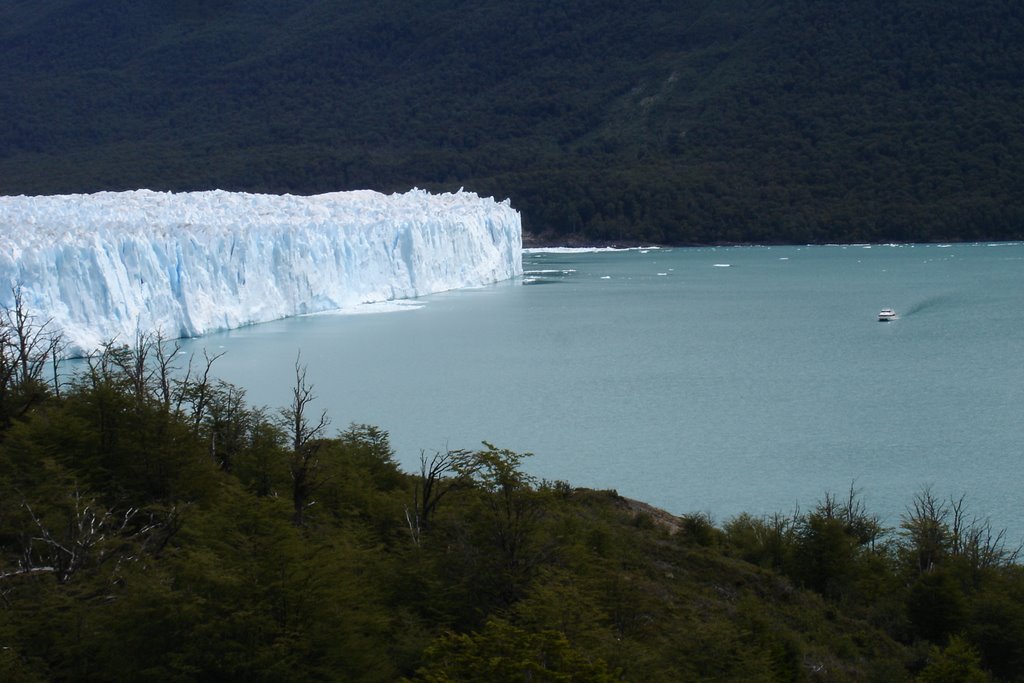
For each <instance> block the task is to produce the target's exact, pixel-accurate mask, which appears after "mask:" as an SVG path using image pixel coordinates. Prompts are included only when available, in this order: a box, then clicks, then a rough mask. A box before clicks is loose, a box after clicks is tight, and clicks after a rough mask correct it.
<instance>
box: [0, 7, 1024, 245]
mask: <svg viewBox="0 0 1024 683" xmlns="http://www.w3.org/2000/svg"><path fill="white" fill-rule="evenodd" d="M1022 65H1024V5H1022V4H1021V3H1019V2H1015V1H1013V0H978V1H975V2H966V1H964V0H929V1H927V2H926V1H925V0H895V1H891V2H875V1H869V2H844V1H843V0H771V1H769V0H744V1H737V0H638V1H637V2H632V3H625V4H624V3H621V2H611V1H610V0H579V1H578V2H570V3H551V2H534V1H533V0H518V1H515V2H508V1H506V0H500V1H499V0H476V1H475V2H465V1H464V0H437V1H436V2H430V3H426V2H415V1H413V0H406V1H404V2H402V1H398V0H388V1H385V2H381V1H380V0H373V1H370V0H352V1H351V2H346V3H333V2H327V1H326V0H276V1H274V2H270V1H255V0H253V1H249V2H212V1H207V0H187V1H184V0H183V1H180V2H174V3H166V2H159V1H157V0H139V1H135V2H118V1H115V0H103V1H100V2H97V1H96V0H37V1H36V2H31V3H26V2H19V3H14V2H8V3H3V4H0V193H4V194H18V193H27V194H49V193H66V192H87V191H97V190H104V189H112V190H121V189H134V188H138V187H149V188H152V189H158V190H194V189H195V190H198V189H213V188H221V189H226V190H246V191H260V192H292V193H317V192H324V191H332V190H344V189H358V188H371V189H378V190H382V191H398V190H406V189H408V188H409V187H412V186H419V187H423V188H427V189H431V190H454V189H458V188H459V187H460V186H465V187H466V188H467V189H472V190H475V191H477V192H479V193H482V194H484V195H488V194H490V195H494V196H496V197H497V198H499V199H500V198H504V197H510V198H511V199H512V201H513V205H514V206H516V207H517V208H519V209H520V210H521V211H522V214H523V221H524V229H525V230H526V231H527V232H528V233H530V235H529V237H531V238H535V239H540V240H543V241H547V242H566V241H573V240H577V241H587V242H596V241H656V242H664V243H709V242H737V241H755V242H823V241H896V240H958V239H962V240H975V239H1021V238H1024V202H1022V199H1021V197H1024V182H1022V181H1024V127H1022V126H1021V125H1020V112H1021V111H1024V66H1022Z"/></svg>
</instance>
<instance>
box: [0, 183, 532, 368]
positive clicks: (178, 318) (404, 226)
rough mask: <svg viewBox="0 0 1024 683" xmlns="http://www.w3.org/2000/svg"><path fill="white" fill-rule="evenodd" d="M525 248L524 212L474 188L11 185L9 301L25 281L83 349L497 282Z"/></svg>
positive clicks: (30, 304)
mask: <svg viewBox="0 0 1024 683" xmlns="http://www.w3.org/2000/svg"><path fill="white" fill-rule="evenodd" d="M521 252H522V230H521V222H520V217H519V214H518V212H516V211H515V210H514V209H512V208H511V207H510V206H509V204H508V202H507V201H505V202H500V203H499V202H495V201H494V200H493V199H489V198H488V199H483V198H480V197H478V196H477V195H475V194H473V193H470V192H459V193H457V194H443V195H432V194H429V193H427V192H424V191H422V190H413V191H411V192H408V193H405V194H396V195H382V194H379V193H376V192H371V191H358V192H335V193H329V194H322V195H316V196H311V197H300V196H292V195H283V196H281V195H262V194H245V193H234V192H223V191H219V190H218V191H213V192H189V193H179V194H174V193H162V192H152V191H149V190H138V191H134V192H100V193H96V194H87V195H58V196H47V197H25V196H18V197H0V288H2V291H0V302H3V303H4V304H6V305H8V306H10V305H11V303H12V293H11V292H12V286H15V285H17V286H20V287H21V291H22V296H23V301H24V302H25V304H26V307H27V308H28V310H29V311H30V312H31V313H32V314H33V315H35V316H36V318H37V320H46V319H50V320H52V323H51V324H52V325H53V326H54V327H56V328H57V329H59V330H61V331H62V332H63V333H64V338H65V340H66V341H68V342H70V343H71V344H72V347H73V349H74V350H76V351H89V350H92V349H94V348H96V347H97V346H98V345H100V344H101V343H103V342H106V341H109V340H111V339H116V340H117V341H120V342H125V343H130V342H131V341H132V340H133V339H134V337H135V334H136V332H137V331H143V332H150V331H157V330H160V331H161V332H162V333H163V335H164V336H165V337H191V336H195V335H200V334H203V333H206V332H212V331H215V330H222V329H229V328H234V327H239V326H242V325H246V324H249V323H256V322H264V321H268V320H274V319H277V318H282V317H286V316H292V315H299V314H304V313H313V312H318V311H326V310H331V309H337V308H345V307H350V306H355V305H358V304H360V303H368V302H378V301H387V300H391V299H401V298H408V297H417V296H422V295H425V294H431V293H435V292H440V291H446V290H450V289H457V288H460V287H470V286H478V285H482V284H487V283H492V282H497V281H500V280H505V279H508V278H512V277H515V276H517V275H521V274H522V260H521Z"/></svg>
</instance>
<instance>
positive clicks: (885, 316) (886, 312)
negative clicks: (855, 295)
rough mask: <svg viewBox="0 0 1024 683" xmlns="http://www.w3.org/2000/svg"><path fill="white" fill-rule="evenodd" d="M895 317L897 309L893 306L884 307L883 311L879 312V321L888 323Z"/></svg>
mask: <svg viewBox="0 0 1024 683" xmlns="http://www.w3.org/2000/svg"><path fill="white" fill-rule="evenodd" d="M895 319H896V311H894V310H892V309H891V308H883V309H882V310H881V311H879V312H878V322H880V323H887V322H889V321H890V320H895Z"/></svg>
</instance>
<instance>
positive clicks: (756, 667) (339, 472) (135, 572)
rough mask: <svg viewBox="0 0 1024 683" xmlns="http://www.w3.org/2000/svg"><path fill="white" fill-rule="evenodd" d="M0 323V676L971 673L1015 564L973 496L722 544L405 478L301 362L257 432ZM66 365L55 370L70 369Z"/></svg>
mask: <svg viewBox="0 0 1024 683" xmlns="http://www.w3.org/2000/svg"><path fill="white" fill-rule="evenodd" d="M26 313H27V312H26V311H25V310H24V309H23V308H20V307H16V308H15V310H14V311H12V312H9V315H8V316H6V317H3V318H0V361H2V362H0V369H2V372H0V645H2V647H0V680H3V681H10V682H12V683H14V682H17V683H22V682H30V681H31V682H39V681H75V682H76V683H77V682H83V681H122V680H159V681H196V680H206V681H225V680H233V681H395V680H407V681H421V682H423V683H429V682H433V683H439V682H441V681H515V680H523V681H550V682H554V681H570V680H571V681H584V682H594V683H598V682H607V683H610V682H611V681H643V682H645V683H655V682H659V681H665V682H666V683H676V682H677V681H688V680H716V681H744V682H746V681H911V680H913V681H918V682H933V683H934V682H939V681H958V682H960V681H986V680H992V678H993V677H994V678H995V679H996V680H1020V677H1021V671H1022V670H1024V572H1022V567H1021V566H1020V565H1019V564H1017V563H1016V559H1017V549H1015V548H1014V547H1013V546H1011V545H1007V544H1006V543H1005V539H1004V538H1003V537H1002V536H1001V535H1000V534H999V533H998V532H997V531H995V530H994V529H993V528H992V527H991V526H990V525H989V524H988V522H983V521H978V520H976V519H974V518H973V517H972V516H971V515H970V514H969V512H968V507H967V506H966V505H965V502H964V501H963V500H962V499H951V500H943V499H940V498H937V497H936V496H935V495H933V494H932V493H931V492H929V491H928V490H927V489H925V490H923V491H920V492H918V493H916V494H913V493H910V492H908V505H907V512H906V514H905V515H904V516H903V518H902V519H901V521H900V525H899V527H898V528H895V529H893V528H886V527H884V526H883V525H881V524H880V522H879V520H878V518H877V517H875V516H873V515H872V514H871V513H870V511H868V510H867V509H866V508H865V507H864V505H863V503H862V502H861V501H860V499H859V497H858V494H857V492H856V491H855V490H852V489H851V491H850V492H849V494H843V495H840V496H836V495H830V494H827V493H826V494H823V497H822V499H821V501H820V502H819V503H818V504H817V505H815V506H814V507H813V508H812V509H810V510H807V511H805V512H801V511H796V512H793V513H792V514H777V515H772V516H767V517H760V518H758V517H752V516H749V515H740V516H738V517H736V518H733V519H730V520H726V521H725V524H724V526H722V527H721V528H719V527H716V526H715V525H714V524H713V523H712V520H710V519H708V517H707V516H705V515H700V514H694V515H685V516H682V517H676V516H673V515H670V514H668V513H665V512H662V511H658V510H656V509H654V508H651V507H650V506H647V505H644V504H642V503H639V502H636V501H630V500H627V499H624V498H621V497H620V496H618V495H617V494H616V493H615V492H614V491H593V490H585V489H577V488H575V487H573V486H572V485H571V484H570V483H569V482H564V481H556V482H550V481H538V480H537V479H536V478H534V477H532V476H530V474H529V460H528V458H527V455H526V454H521V453H515V452H512V451H509V450H506V449H502V448H500V447H497V446H493V445H490V444H484V445H483V446H482V447H481V448H479V449H478V450H473V451H469V450H457V451H452V450H448V451H442V452H436V453H429V452H428V453H424V454H423V456H422V459H421V465H422V466H421V467H420V468H417V469H418V470H419V471H413V472H411V473H408V472H403V471H402V470H401V469H400V468H399V467H398V465H397V462H396V458H395V453H394V452H393V451H392V449H391V446H390V444H389V437H388V434H387V432H385V431H384V430H381V429H379V428H377V427H373V426H367V425H351V426H349V427H348V428H345V429H336V428H333V427H332V426H331V425H330V419H329V416H327V415H325V414H322V413H318V412H317V411H315V410H313V408H312V405H313V404H312V400H313V396H314V394H313V390H314V384H313V378H308V379H307V377H306V372H305V368H304V367H302V366H301V365H300V364H299V362H298V361H296V363H295V375H294V384H293V385H292V386H291V392H290V393H291V396H292V400H291V402H290V404H289V405H288V406H284V407H282V408H281V409H280V410H275V411H271V410H269V409H267V408H256V407H253V406H251V405H249V404H248V403H247V402H246V400H245V394H244V392H243V391H242V390H241V389H239V388H238V387H235V386H232V385H230V384H226V383H224V382H220V381H217V380H216V379H215V372H216V370H215V368H216V358H215V357H210V356H205V358H204V359H202V360H200V359H198V358H195V357H193V358H191V359H187V358H184V357H183V356H182V355H180V354H178V353H177V352H178V351H179V350H180V349H179V348H178V346H177V345H175V344H174V343H173V342H166V341H163V340H161V339H160V338H159V337H153V336H147V335H140V336H139V337H138V338H136V340H135V341H134V343H133V344H132V345H130V346H118V345H113V344H111V345H107V346H106V347H105V348H104V349H103V350H102V351H101V352H100V353H98V354H96V355H94V356H93V357H91V358H90V359H88V361H87V362H86V364H85V365H83V366H80V367H79V369H78V371H77V372H75V373H74V376H73V379H71V380H70V381H59V382H54V381H52V380H48V379H47V378H48V377H57V378H59V377H61V376H64V377H65V378H66V377H67V375H66V374H64V375H62V374H61V373H60V372H59V371H58V370H57V369H54V368H53V367H52V353H53V352H54V351H56V350H58V349H59V346H60V340H59V338H58V337H56V336H54V335H51V334H50V333H49V332H48V329H47V326H45V325H43V326H40V325H38V323H37V321H36V320H35V319H34V318H33V317H32V316H31V315H30V314H27V315H26ZM65 369H67V368H65Z"/></svg>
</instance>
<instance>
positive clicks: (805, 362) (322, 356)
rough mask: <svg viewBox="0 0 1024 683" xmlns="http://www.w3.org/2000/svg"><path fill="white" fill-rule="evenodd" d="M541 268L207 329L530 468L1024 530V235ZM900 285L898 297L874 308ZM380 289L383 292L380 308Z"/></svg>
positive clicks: (214, 341)
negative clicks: (930, 508) (930, 506)
mask: <svg viewBox="0 0 1024 683" xmlns="http://www.w3.org/2000/svg"><path fill="white" fill-rule="evenodd" d="M523 265H524V270H525V271H527V272H526V276H525V277H524V278H523V279H521V280H516V281H514V282H506V283H501V284H498V285H494V286H491V287H485V288H480V289H473V290H463V291H457V292H450V293H447V294H441V295H435V296H431V297H427V298H425V299H422V300H418V301H415V302H411V303H408V304H406V305H402V306H393V308H398V309H399V310H398V312H392V313H382V314H374V315H340V314H327V315H316V316H307V317H302V318H293V319H287V320H281V321H277V322H273V323H267V324H263V325H257V326H253V327H248V328H244V329H240V330H234V331H231V332H225V333H220V334H215V335H209V336H206V337H203V338H200V339H194V340H190V341H188V342H186V344H185V349H186V350H187V351H198V352H199V353H201V352H202V349H203V348H205V349H206V350H207V351H208V352H210V353H220V352H226V353H225V355H224V356H223V357H222V358H220V359H219V360H217V362H216V363H215V365H214V370H215V374H217V376H219V377H221V378H223V379H225V380H227V381H230V382H233V383H235V384H238V385H239V386H242V387H244V388H245V389H246V391H247V395H248V398H249V401H250V403H252V404H255V405H268V406H270V407H272V408H277V407H281V406H284V405H286V404H287V403H288V401H289V399H290V389H291V387H292V386H293V385H294V363H295V360H296V356H297V354H299V353H300V352H301V362H302V363H303V364H305V365H306V366H307V368H308V377H309V380H310V381H311V383H312V384H313V385H314V393H315V394H316V395H317V396H318V402H317V404H318V407H319V408H324V409H326V410H327V411H328V414H329V415H330V417H331V419H332V430H341V429H344V428H345V427H347V426H348V424H350V423H352V422H357V423H369V424H374V425H377V426H379V427H381V428H383V429H386V430H387V431H388V432H389V433H390V435H391V441H392V445H393V446H394V447H395V449H396V451H397V456H398V459H399V461H400V462H401V464H402V466H403V468H404V469H406V470H408V471H415V470H417V469H418V466H419V457H420V453H421V451H426V452H428V453H430V452H433V451H436V450H441V449H444V448H449V447H450V448H470V449H471V448H476V447H477V446H479V445H480V443H481V441H484V440H486V441H489V442H491V443H494V444H495V445H497V446H499V447H503V448H511V449H513V450H516V451H528V452H532V453H533V454H534V455H533V457H532V458H529V459H528V460H526V465H525V468H526V469H527V471H528V472H529V473H531V474H533V475H534V476H536V477H538V478H545V479H550V480H556V479H561V480H566V481H568V482H570V483H571V484H573V485H575V486H586V487H594V488H613V489H616V490H617V491H618V492H619V493H621V494H622V495H626V496H629V497H633V498H639V499H642V500H644V501H647V502H649V503H651V504H653V505H657V506H659V507H663V508H665V509H667V510H669V511H671V512H674V513H676V514H683V513H690V512H706V513H709V514H711V516H712V517H713V519H714V520H715V521H716V522H717V523H722V522H724V521H726V520H727V519H728V518H730V517H731V516H733V515H736V514H738V513H740V512H743V511H747V512H750V513H752V514H755V515H760V514H765V513H773V512H777V511H778V512H783V513H790V512H792V511H793V510H794V508H795V507H796V506H800V508H801V509H807V508H808V507H812V506H813V505H814V504H815V503H816V502H817V501H818V500H819V499H821V498H822V496H823V495H824V494H825V493H826V492H827V491H828V492H832V493H835V494H838V495H840V496H845V494H846V492H847V490H848V489H849V488H850V486H851V484H852V485H853V486H855V487H856V488H857V489H859V490H860V491H861V492H862V496H863V499H864V501H865V503H866V504H867V506H868V508H869V509H870V510H871V511H872V512H875V513H877V514H878V515H880V516H881V518H882V520H883V522H884V523H886V524H888V525H891V526H896V525H898V524H899V520H900V515H901V514H902V513H903V512H904V511H905V510H906V508H907V506H908V505H909V504H910V503H911V500H912V498H913V496H914V494H915V493H916V492H919V491H921V490H922V488H923V487H925V486H930V487H931V490H932V491H933V492H934V493H935V494H937V495H939V496H940V497H949V496H957V497H959V496H960V495H961V494H965V495H966V500H967V506H968V508H969V512H970V513H972V514H973V515H976V516H978V517H982V518H983V517H989V518H990V519H991V521H992V523H993V525H994V526H996V527H997V528H1003V527H1005V528H1006V529H1007V530H1008V532H1009V537H1010V539H1011V540H1013V541H1014V542H1016V541H1018V540H1020V539H1022V538H1024V509H1022V506H1021V502H1022V493H1021V488H1022V485H1024V463H1022V456H1024V410H1022V405H1024V363H1022V354H1021V351H1022V346H1024V345H1022V340H1024V244H1020V243H1013V244H993V245H987V244H975V245H951V246H950V245H901V246H885V245H871V246H817V247H772V248H768V247H735V248H686V249H644V250H629V251H600V252H585V253H580V252H561V253H558V252H526V253H524V255H523ZM883 307H892V308H894V309H895V310H896V312H897V314H898V315H899V318H898V319H897V320H895V321H893V322H889V323H879V322H878V321H877V314H878V311H879V310H880V309H881V308H883ZM370 308H371V309H372V307H370Z"/></svg>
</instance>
